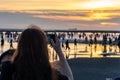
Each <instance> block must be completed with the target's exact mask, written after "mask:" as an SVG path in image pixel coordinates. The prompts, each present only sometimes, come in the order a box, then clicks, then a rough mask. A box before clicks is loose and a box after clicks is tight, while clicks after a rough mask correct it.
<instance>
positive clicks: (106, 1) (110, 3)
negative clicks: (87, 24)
mask: <svg viewBox="0 0 120 80" xmlns="http://www.w3.org/2000/svg"><path fill="white" fill-rule="evenodd" d="M116 5H118V3H116V2H113V1H110V0H101V1H95V2H88V3H85V4H83V5H82V7H83V8H89V9H91V8H104V7H115V6H116Z"/></svg>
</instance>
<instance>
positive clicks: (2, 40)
mask: <svg viewBox="0 0 120 80" xmlns="http://www.w3.org/2000/svg"><path fill="white" fill-rule="evenodd" d="M3 48H4V38H3V37H2V39H1V52H3Z"/></svg>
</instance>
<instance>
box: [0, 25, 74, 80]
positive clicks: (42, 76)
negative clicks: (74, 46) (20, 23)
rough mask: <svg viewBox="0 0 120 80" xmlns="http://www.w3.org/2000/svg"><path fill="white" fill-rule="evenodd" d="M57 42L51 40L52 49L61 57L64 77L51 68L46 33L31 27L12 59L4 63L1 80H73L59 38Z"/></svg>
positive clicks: (24, 34)
mask: <svg viewBox="0 0 120 80" xmlns="http://www.w3.org/2000/svg"><path fill="white" fill-rule="evenodd" d="M55 40H56V41H55V42H54V41H53V40H52V39H51V43H52V47H53V48H54V49H55V51H56V53H57V54H58V56H59V59H60V60H59V63H60V65H59V66H62V70H63V71H64V72H63V73H64V75H63V74H61V73H60V72H59V71H58V70H56V69H55V68H53V67H52V66H51V63H50V61H49V56H48V47H47V45H48V41H47V38H46V35H45V32H44V31H42V30H41V29H40V28H39V27H37V26H35V25H31V26H30V28H27V29H26V30H24V31H23V32H22V34H21V36H20V38H19V41H18V46H17V49H16V50H15V53H14V54H13V56H12V58H9V59H6V60H5V59H4V61H3V62H2V71H1V76H0V80H73V75H72V72H71V69H70V67H69V65H68V63H67V61H66V59H65V58H64V55H63V53H62V50H61V47H60V42H59V40H58V38H57V37H56V38H55Z"/></svg>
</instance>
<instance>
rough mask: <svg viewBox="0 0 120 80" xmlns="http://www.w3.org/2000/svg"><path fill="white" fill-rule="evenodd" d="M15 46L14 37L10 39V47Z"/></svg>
mask: <svg viewBox="0 0 120 80" xmlns="http://www.w3.org/2000/svg"><path fill="white" fill-rule="evenodd" d="M11 48H13V39H12V38H11V39H10V49H11Z"/></svg>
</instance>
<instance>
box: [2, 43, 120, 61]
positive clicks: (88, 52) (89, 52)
mask: <svg viewBox="0 0 120 80" xmlns="http://www.w3.org/2000/svg"><path fill="white" fill-rule="evenodd" d="M13 45H14V48H16V46H17V43H13ZM69 46H70V50H69V49H67V50H66V49H65V47H63V48H62V50H63V53H64V55H65V57H66V58H78V57H87V58H95V57H97V58H99V57H120V52H119V48H118V47H117V46H116V45H113V46H111V45H102V44H91V45H89V44H82V43H79V44H77V45H74V44H73V43H70V44H69ZM7 49H9V43H7V42H6V43H5V45H4V49H3V52H4V51H6V50H7ZM0 51H1V49H0ZM49 53H50V59H51V60H56V59H58V56H57V54H56V53H55V51H54V50H53V49H52V48H51V47H49ZM1 54H2V52H1Z"/></svg>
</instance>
